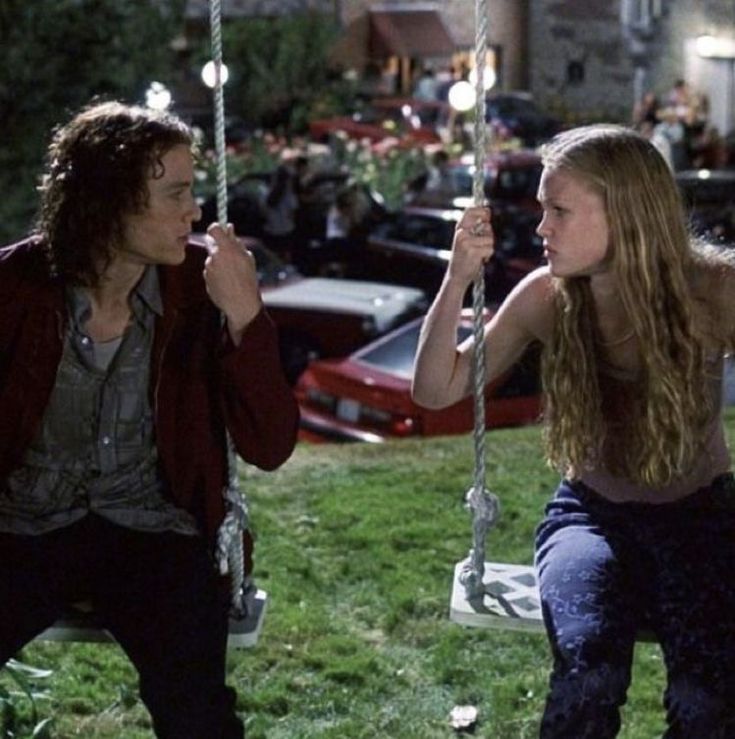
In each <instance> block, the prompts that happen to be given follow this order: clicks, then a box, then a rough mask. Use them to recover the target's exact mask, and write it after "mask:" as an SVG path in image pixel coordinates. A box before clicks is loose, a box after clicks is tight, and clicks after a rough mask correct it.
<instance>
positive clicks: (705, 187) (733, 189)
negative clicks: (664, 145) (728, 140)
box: [675, 169, 735, 245]
mask: <svg viewBox="0 0 735 739" xmlns="http://www.w3.org/2000/svg"><path fill="white" fill-rule="evenodd" d="M675 176H676V182H677V184H678V185H679V189H680V190H681V194H682V198H683V200H684V205H685V207H686V208H687V212H688V214H689V220H690V224H691V227H692V230H693V231H694V232H695V233H696V234H698V235H699V236H703V237H704V238H706V239H707V240H709V241H712V242H714V243H722V244H729V245H735V169H693V170H684V171H680V172H677V173H676V175H675Z"/></svg>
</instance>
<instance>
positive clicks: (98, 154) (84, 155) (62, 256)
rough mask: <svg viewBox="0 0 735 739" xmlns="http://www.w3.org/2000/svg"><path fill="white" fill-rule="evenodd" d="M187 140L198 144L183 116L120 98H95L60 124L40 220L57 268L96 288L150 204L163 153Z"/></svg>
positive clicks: (69, 277) (43, 186)
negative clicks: (133, 221) (151, 181)
mask: <svg viewBox="0 0 735 739" xmlns="http://www.w3.org/2000/svg"><path fill="white" fill-rule="evenodd" d="M182 144H183V145H186V146H189V147H190V148H192V149H193V137H192V133H191V130H190V129H189V127H188V126H187V125H186V124H185V123H184V122H183V121H181V120H180V119H178V118H176V117H175V116H173V115H171V114H168V113H165V112H159V111H154V110H150V109H147V108H142V107H137V106H131V105H126V104H123V103H120V102H116V101H111V102H97V103H93V104H91V105H90V106H88V107H86V108H85V109H84V110H82V111H81V112H80V113H78V114H77V115H76V116H75V117H74V118H73V119H72V120H71V121H70V122H69V123H67V124H66V125H63V126H61V127H59V128H57V129H56V130H55V132H54V134H53V137H52V141H51V144H50V145H49V148H48V152H47V163H46V171H45V173H44V174H43V176H42V179H41V184H40V187H39V191H40V193H41V205H40V214H39V218H38V221H37V224H36V232H37V233H38V234H39V235H40V236H41V238H42V239H43V242H44V244H45V247H46V250H47V254H48V256H49V263H50V268H51V271H52V273H53V274H55V275H57V276H59V277H61V278H62V279H63V280H65V281H67V282H70V283H73V284H77V285H86V286H94V285H96V284H97V281H98V279H99V275H100V274H101V273H102V272H103V271H104V269H105V267H106V265H107V264H109V261H110V258H111V253H112V250H114V249H115V248H116V246H118V245H119V244H120V243H121V241H122V239H123V234H124V224H125V219H126V217H127V216H128V215H131V214H133V213H139V212H141V210H142V209H143V208H145V206H146V205H147V203H148V196H149V193H148V187H147V180H148V178H149V177H161V176H162V175H163V163H162V161H161V160H162V157H163V156H164V155H165V154H166V153H167V152H168V151H169V150H170V149H172V148H173V147H175V146H178V145H182Z"/></svg>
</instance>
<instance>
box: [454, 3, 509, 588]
mask: <svg viewBox="0 0 735 739" xmlns="http://www.w3.org/2000/svg"><path fill="white" fill-rule="evenodd" d="M487 15H488V14H487V0H475V71H476V73H477V78H476V80H475V122H474V158H475V171H474V174H473V178H472V198H473V202H474V205H475V206H482V205H484V204H485V150H486V146H487V125H486V123H485V63H486V58H487V32H488V20H487ZM484 312H485V281H484V269H483V268H482V267H481V268H480V269H479V270H478V272H477V275H475V279H474V281H473V283H472V313H473V337H474V351H473V363H472V377H473V400H474V417H475V422H474V430H473V441H474V450H475V471H474V483H473V486H472V487H471V488H470V489H469V491H468V492H467V495H466V501H467V505H468V507H469V509H470V510H471V511H472V514H473V524H472V549H471V550H470V552H469V555H468V557H467V559H466V560H465V563H464V565H463V568H462V573H461V575H460V581H461V582H462V584H463V585H464V587H465V590H466V592H467V597H468V598H475V597H477V596H479V595H480V594H481V592H482V589H483V583H482V580H483V576H484V572H485V540H486V537H487V532H488V530H489V529H490V528H492V527H493V526H494V525H495V522H496V520H497V518H498V514H499V511H500V505H499V501H498V498H497V496H495V495H494V494H493V493H491V492H490V491H489V490H488V489H487V488H486V487H485V343H484V341H483V334H484V328H485V321H484Z"/></svg>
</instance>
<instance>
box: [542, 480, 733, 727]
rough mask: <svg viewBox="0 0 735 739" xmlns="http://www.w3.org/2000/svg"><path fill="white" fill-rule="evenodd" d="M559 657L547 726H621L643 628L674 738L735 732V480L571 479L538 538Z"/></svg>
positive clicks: (549, 623)
mask: <svg viewBox="0 0 735 739" xmlns="http://www.w3.org/2000/svg"><path fill="white" fill-rule="evenodd" d="M536 565H537V569H538V573H539V587H540V591H541V601H542V607H543V613H544V620H545V623H546V630H547V633H548V636H549V640H550V642H551V649H552V653H553V658H554V665H553V671H552V675H551V681H550V691H549V695H548V697H547V701H546V710H545V712H544V716H543V720H542V724H541V737H543V738H544V739H551V738H552V737H559V739H561V738H562V737H563V739H570V738H577V737H594V739H605V738H606V737H614V736H615V735H616V734H617V732H618V730H619V728H620V713H619V708H620V706H621V705H622V704H623V703H625V697H626V691H627V688H628V685H629V683H630V677H631V661H632V656H633V648H634V643H635V635H636V631H637V630H638V629H639V628H640V627H645V628H647V629H649V630H650V631H652V632H653V633H654V635H655V636H656V638H657V639H658V640H659V642H660V645H661V649H662V651H663V655H664V660H665V664H666V670H667V677H668V684H667V687H666V692H665V699H664V705H665V707H666V711H667V714H666V718H667V722H668V731H667V733H666V735H665V736H666V737H669V738H670V739H674V738H675V737H676V738H677V739H694V737H696V739H715V738H717V739H732V738H733V737H735V487H734V486H733V482H732V478H731V477H730V476H723V477H721V478H718V479H717V480H716V481H715V482H713V484H712V487H711V488H706V489H703V490H700V491H697V492H696V493H694V494H693V495H690V496H688V497H687V498H686V499H684V500H681V501H678V502H676V503H671V504H663V505H650V504H642V503H623V504H620V503H618V504H616V503H610V502H608V501H606V500H605V499H604V498H602V497H601V496H599V495H597V494H596V493H594V492H593V491H591V490H590V489H589V488H587V487H586V486H584V485H582V484H579V483H569V482H563V483H562V484H561V485H560V487H559V489H558V490H557V493H556V496H555V498H554V500H553V501H552V502H551V503H549V505H548V506H547V509H546V518H545V519H544V521H543V522H542V524H541V525H540V526H539V529H538V532H537V540H536Z"/></svg>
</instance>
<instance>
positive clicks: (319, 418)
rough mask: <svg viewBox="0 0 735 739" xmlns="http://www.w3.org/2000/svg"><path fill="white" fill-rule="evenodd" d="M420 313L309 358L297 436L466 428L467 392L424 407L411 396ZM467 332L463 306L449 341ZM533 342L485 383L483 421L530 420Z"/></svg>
mask: <svg viewBox="0 0 735 739" xmlns="http://www.w3.org/2000/svg"><path fill="white" fill-rule="evenodd" d="M421 323H422V319H421V318H418V319H416V320H414V321H411V322H410V323H407V324H406V325H404V326H402V327H401V328H398V329H396V330H395V331H392V332H391V333H389V334H387V335H386V336H384V337H382V338H381V339H378V340H377V341H374V342H372V343H371V344H368V345H367V346H365V347H363V348H362V349H360V350H358V351H356V352H355V353H353V354H352V355H351V356H349V357H346V358H344V359H330V360H319V361H316V362H312V363H311V364H310V365H309V367H308V369H307V370H306V372H304V374H303V375H302V376H301V378H300V379H299V381H298V383H297V385H296V389H295V392H296V397H297V398H298V401H299V406H300V408H301V432H300V433H301V438H302V439H303V440H305V441H316V442H318V441H369V442H380V441H384V440H386V439H388V438H391V437H402V438H405V437H411V436H437V435H445V434H461V433H466V432H468V431H470V430H471V429H472V428H473V427H474V412H473V399H472V398H471V397H470V398H466V399H464V400H462V401H460V402H459V403H455V404H454V405H452V406H450V407H448V408H444V409H442V410H428V409H426V408H422V407H421V406H419V405H417V404H416V403H414V402H413V400H412V399H411V379H412V376H413V365H414V359H415V356H416V348H417V345H418V338H419V331H420V328H421ZM471 333H472V321H471V314H470V312H469V311H467V310H465V311H463V317H462V320H461V323H460V326H459V331H458V336H457V342H458V343H459V342H461V341H462V340H464V339H465V338H466V337H467V336H469V335H470V334H471ZM538 363H539V348H538V347H537V346H532V347H531V348H529V350H528V351H527V352H526V353H525V354H524V356H523V357H522V358H521V360H520V361H519V362H518V364H517V365H516V367H515V368H514V369H512V370H511V371H509V372H507V373H506V374H504V375H503V376H502V377H500V378H498V379H497V380H495V381H493V382H492V383H490V385H489V386H488V387H487V389H486V393H485V399H486V400H485V420H486V426H487V428H497V427H501V426H517V425H521V424H529V423H534V422H535V421H537V420H538V417H539V414H540V384H539V370H538Z"/></svg>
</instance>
